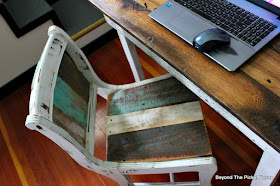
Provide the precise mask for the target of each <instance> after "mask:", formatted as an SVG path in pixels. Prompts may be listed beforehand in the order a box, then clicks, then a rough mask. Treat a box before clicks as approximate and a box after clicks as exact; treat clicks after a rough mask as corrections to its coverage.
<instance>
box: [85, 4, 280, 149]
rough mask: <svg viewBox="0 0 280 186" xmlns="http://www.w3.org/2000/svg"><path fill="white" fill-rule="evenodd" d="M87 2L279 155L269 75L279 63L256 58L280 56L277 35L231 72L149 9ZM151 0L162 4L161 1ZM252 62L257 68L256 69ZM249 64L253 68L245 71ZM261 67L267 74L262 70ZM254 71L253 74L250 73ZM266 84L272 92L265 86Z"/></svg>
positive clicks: (279, 113)
mask: <svg viewBox="0 0 280 186" xmlns="http://www.w3.org/2000/svg"><path fill="white" fill-rule="evenodd" d="M90 1H91V2H92V3H93V4H94V5H95V6H96V7H98V8H99V9H100V10H101V11H103V12H104V14H105V15H107V16H108V17H110V18H111V19H112V20H114V21H115V22H116V23H117V24H119V25H120V26H121V27H122V28H124V29H125V30H126V31H128V32H129V33H131V34H132V35H133V36H135V37H136V38H137V39H138V40H139V41H140V42H141V43H143V44H145V45H146V46H147V47H148V48H150V49H152V51H153V52H155V53H156V54H158V56H159V57H161V58H162V59H164V60H166V61H167V62H168V63H169V64H170V65H171V66H173V67H174V68H175V69H177V70H178V71H179V72H180V73H182V74H183V75H184V76H185V77H187V78H188V79H190V80H191V81H192V82H193V83H194V84H196V85H197V86H198V87H200V88H201V89H202V90H203V91H204V92H205V93H207V94H208V95H209V96H210V97H212V98H213V99H214V100H216V101H217V102H218V103H219V104H220V105H222V106H223V107H224V108H225V109H226V110H227V111H229V112H230V113H232V114H233V115H234V116H235V117H237V118H238V119H239V120H240V121H242V122H243V123H244V124H245V125H246V126H247V127H249V128H250V129H251V130H253V131H254V132H255V133H256V134H257V135H259V136H260V137H261V138H263V139H264V140H265V141H266V142H267V143H268V144H270V145H272V147H274V148H275V149H276V150H277V151H278V152H279V151H280V110H279V104H280V98H279V95H278V94H277V91H275V89H276V90H279V88H278V87H279V86H277V85H279V84H280V76H278V77H274V75H273V74H272V73H274V72H280V65H275V63H277V64H278V63H279V60H278V61H275V63H273V62H272V63H273V64H274V65H271V60H263V59H262V58H261V57H260V56H262V55H264V53H269V55H270V56H273V58H275V59H279V58H280V53H279V42H280V40H279V36H277V37H276V38H275V39H274V40H273V41H272V42H270V44H269V45H267V46H265V47H264V48H263V49H262V50H261V51H260V52H259V55H255V56H254V57H252V58H251V59H250V60H248V61H247V62H246V63H245V64H244V65H243V66H242V67H241V68H239V69H238V70H237V71H235V72H228V71H227V70H225V69H224V68H222V67H221V66H219V65H218V64H216V63H215V62H214V61H212V60H211V59H209V58H208V57H206V56H205V55H203V54H201V53H199V52H197V51H196V50H195V49H194V48H193V47H191V46H190V45H188V44H186V42H184V41H183V40H182V39H180V38H179V37H177V36H175V35H174V34H173V33H171V32H170V31H168V30H167V29H165V28H164V27H162V26H161V25H160V24H158V23H156V22H155V21H153V20H152V19H151V18H149V17H148V14H149V12H150V9H149V10H147V9H146V8H144V7H142V6H140V5H139V6H136V5H135V2H134V1H129V0H128V1H124V0H116V1H115V0H114V1H113V0H106V1H103V0H90ZM137 2H140V1H137ZM154 2H162V3H163V1H162V0H161V1H154ZM148 8H149V6H148ZM147 25H149V26H147ZM167 43H168V44H167ZM268 61H269V62H268ZM256 63H258V64H262V65H260V66H259V67H257V65H255V64H256ZM251 64H253V66H256V67H255V68H252V67H250V66H252V65H251ZM261 66H265V67H266V69H269V70H265V71H262V70H261V68H262V67H261ZM256 68H257V69H259V70H258V71H256V70H254V69H256ZM250 69H251V71H250ZM249 71H250V73H249ZM259 73H261V74H262V76H264V77H267V78H271V77H273V81H271V83H269V82H268V83H267V84H265V83H262V82H260V80H259V79H260V75H259ZM257 77H258V78H257ZM272 84H274V85H275V86H276V88H273V89H272V88H270V87H271V86H272ZM267 85H269V86H267Z"/></svg>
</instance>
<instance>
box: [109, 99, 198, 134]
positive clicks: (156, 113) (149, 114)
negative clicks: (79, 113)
mask: <svg viewBox="0 0 280 186" xmlns="http://www.w3.org/2000/svg"><path fill="white" fill-rule="evenodd" d="M198 120H203V114H202V111H201V106H200V102H199V101H194V102H187V103H182V104H176V105H171V106H165V107H158V108H152V109H147V110H141V111H138V112H131V113H127V114H120V115H113V116H107V135H108V136H109V135H115V134H120V133H125V132H133V131H139V130H146V129H151V128H157V127H164V126H168V125H175V124H179V123H188V122H192V121H198Z"/></svg>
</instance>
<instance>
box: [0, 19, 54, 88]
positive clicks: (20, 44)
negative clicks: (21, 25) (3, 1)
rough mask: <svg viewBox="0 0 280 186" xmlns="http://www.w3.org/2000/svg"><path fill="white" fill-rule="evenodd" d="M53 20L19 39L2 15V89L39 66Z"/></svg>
mask: <svg viewBox="0 0 280 186" xmlns="http://www.w3.org/2000/svg"><path fill="white" fill-rule="evenodd" d="M51 25H53V22H52V21H51V20H49V21H47V22H45V23H44V24H42V25H40V26H39V27H37V28H36V29H34V30H32V31H30V32H28V33H27V34H25V35H24V36H22V37H20V38H17V37H16V36H15V35H14V33H13V32H12V30H11V29H10V27H9V25H8V24H7V23H6V21H5V19H4V18H3V17H2V15H0V87H2V86H3V85H5V84H6V83H8V82H9V81H11V80H12V79H14V78H15V77H17V76H18V75H20V74H21V73H23V72H25V71H26V70H28V69H29V68H31V67H32V66H34V65H35V64H37V62H38V60H39V58H40V55H41V53H42V51H43V48H44V46H45V44H46V41H47V39H48V32H47V31H48V28H49V27H50V26H51Z"/></svg>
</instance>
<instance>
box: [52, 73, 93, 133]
mask: <svg viewBox="0 0 280 186" xmlns="http://www.w3.org/2000/svg"><path fill="white" fill-rule="evenodd" d="M53 104H54V106H55V107H57V108H59V109H60V110H61V111H62V112H63V113H64V114H65V115H67V116H68V117H69V118H71V119H72V120H74V121H75V122H77V123H78V124H79V125H80V126H81V127H82V128H84V130H85V129H86V126H87V114H88V102H85V101H84V100H83V99H82V97H81V96H79V95H78V94H77V93H76V92H75V91H73V89H71V88H70V87H69V86H68V84H67V83H65V82H64V81H63V80H62V79H61V78H59V77H58V78H57V81H56V86H55V90H54V99H53ZM53 113H54V114H55V112H53Z"/></svg>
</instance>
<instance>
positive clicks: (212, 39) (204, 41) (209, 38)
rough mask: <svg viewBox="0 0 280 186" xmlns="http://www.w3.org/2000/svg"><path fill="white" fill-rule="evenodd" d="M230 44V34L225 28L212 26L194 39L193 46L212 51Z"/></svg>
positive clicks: (203, 50) (199, 49)
mask: <svg viewBox="0 0 280 186" xmlns="http://www.w3.org/2000/svg"><path fill="white" fill-rule="evenodd" d="M229 44H230V36H229V35H228V34H227V33H226V32H225V31H223V30H220V29H218V28H212V29H209V30H205V31H204V32H201V33H200V34H198V35H197V36H196V37H195V38H194V40H193V46H194V48H195V49H197V50H198V51H200V52H206V53H207V52H210V51H212V50H214V49H218V48H219V49H225V48H227V47H228V46H229Z"/></svg>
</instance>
